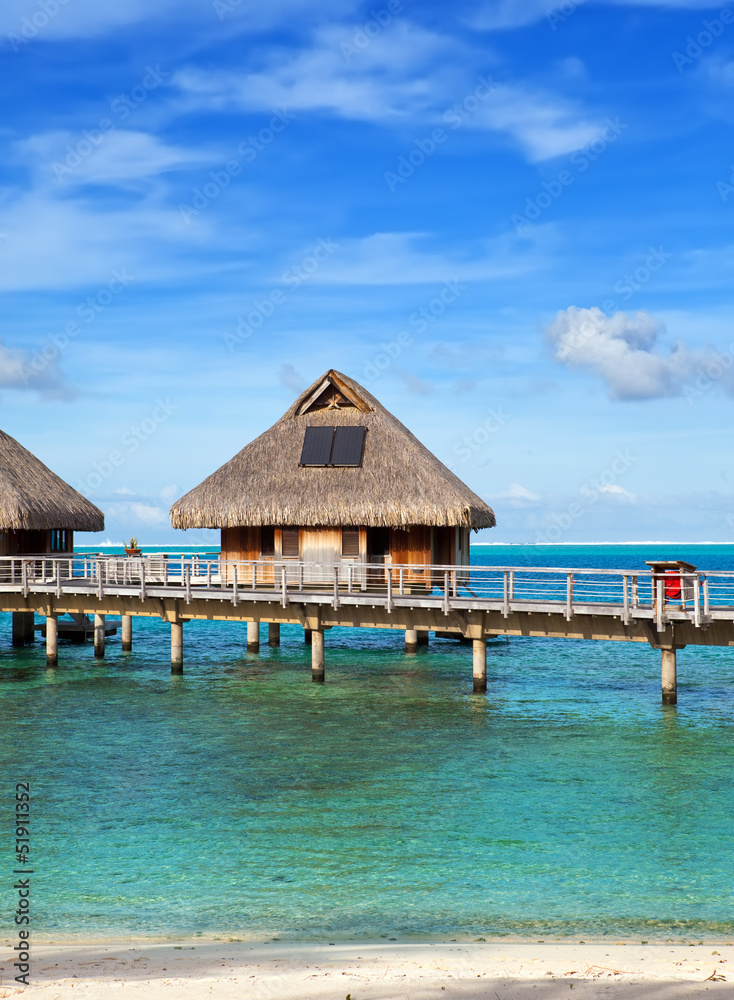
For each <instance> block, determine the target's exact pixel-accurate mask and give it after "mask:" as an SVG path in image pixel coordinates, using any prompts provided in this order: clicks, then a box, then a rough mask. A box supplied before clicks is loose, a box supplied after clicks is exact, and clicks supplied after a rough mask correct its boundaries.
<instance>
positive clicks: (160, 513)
mask: <svg viewBox="0 0 734 1000" xmlns="http://www.w3.org/2000/svg"><path fill="white" fill-rule="evenodd" d="M105 514H106V515H109V517H111V518H119V520H120V523H122V524H127V525H135V524H136V523H142V524H144V525H146V526H147V527H153V528H158V527H169V526H170V521H169V518H168V508H166V507H157V506H154V505H153V504H150V503H141V502H140V501H137V500H134V501H132V502H130V503H111V504H109V506H108V507H107V508H106V509H105Z"/></svg>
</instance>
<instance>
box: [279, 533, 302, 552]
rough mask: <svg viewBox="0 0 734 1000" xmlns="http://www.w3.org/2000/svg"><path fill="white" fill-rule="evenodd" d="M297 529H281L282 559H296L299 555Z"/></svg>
mask: <svg viewBox="0 0 734 1000" xmlns="http://www.w3.org/2000/svg"><path fill="white" fill-rule="evenodd" d="M298 535H299V531H298V528H283V558H288V559H290V558H292V557H295V558H296V559H297V558H298V556H299V555H300V549H299V547H298Z"/></svg>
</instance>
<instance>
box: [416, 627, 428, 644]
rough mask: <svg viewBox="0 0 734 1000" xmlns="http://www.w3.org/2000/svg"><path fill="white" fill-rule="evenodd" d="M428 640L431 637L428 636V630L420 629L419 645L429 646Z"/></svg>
mask: <svg viewBox="0 0 734 1000" xmlns="http://www.w3.org/2000/svg"><path fill="white" fill-rule="evenodd" d="M428 639H429V635H428V631H427V629H419V631H418V645H419V646H427V645H428Z"/></svg>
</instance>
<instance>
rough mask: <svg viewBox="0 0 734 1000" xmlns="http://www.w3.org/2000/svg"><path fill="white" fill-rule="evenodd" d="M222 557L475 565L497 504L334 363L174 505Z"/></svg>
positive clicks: (176, 514) (178, 517)
mask: <svg viewBox="0 0 734 1000" xmlns="http://www.w3.org/2000/svg"><path fill="white" fill-rule="evenodd" d="M171 523H172V524H173V527H174V528H220V529H221V546H222V558H223V559H231V560H258V561H261V562H267V561H271V560H272V561H274V562H280V561H288V560H294V561H303V562H307V563H322V564H323V563H329V564H333V563H338V564H341V563H349V562H354V563H362V564H363V563H378V564H379V563H400V564H410V565H415V566H420V565H428V564H433V565H436V564H444V565H446V564H451V565H467V564H468V563H469V536H470V533H471V531H472V530H478V529H479V528H488V527H492V526H493V525H494V523H495V517H494V513H493V512H492V510H491V508H490V507H488V506H487V504H486V503H485V502H484V501H483V500H482V499H481V497H479V496H477V494H476V493H474V492H472V490H470V489H469V487H468V486H466V485H465V484H464V483H463V482H462V481H461V480H460V479H459V478H458V477H457V476H456V475H455V474H454V473H453V472H451V470H450V469H448V468H447V467H446V466H445V465H444V464H443V463H442V462H440V461H439V460H438V458H436V456H435V455H433V454H432V453H431V452H430V451H429V450H428V449H427V448H426V447H425V446H424V445H423V444H421V442H420V441H419V440H418V439H417V438H416V437H414V436H413V434H411V432H410V431H409V430H408V429H407V428H406V427H404V426H403V424H401V423H400V421H399V420H397V419H396V417H394V416H393V415H392V413H390V412H389V411H388V410H386V409H385V407H384V406H382V404H381V403H380V402H378V400H377V399H375V397H374V396H373V395H372V394H371V393H370V392H368V391H367V390H366V389H365V388H364V387H363V386H361V385H360V384H359V383H358V382H355V381H354V380H353V379H351V378H348V377H347V376H346V375H343V374H341V373H340V372H337V371H334V370H333V369H332V370H330V371H328V372H326V374H325V375H323V376H322V377H321V378H319V379H317V380H316V381H315V382H314V383H313V385H311V386H310V387H309V388H308V389H306V391H305V392H303V393H302V394H301V395H300V396H299V397H298V399H296V401H295V402H294V403H293V405H292V406H291V407H290V409H289V410H288V411H287V412H286V413H285V414H284V415H283V416H282V417H281V418H280V420H278V422H277V423H276V424H274V425H273V426H272V427H271V428H270V429H269V430H267V431H265V433H264V434H261V435H260V436H259V437H258V438H256V439H255V440H254V441H252V442H251V443H250V444H248V445H246V446H245V447H244V448H243V449H242V451H240V452H239V453H238V454H237V455H235V456H234V458H232V459H231V460H230V461H229V462H227V463H225V464H224V465H222V466H221V467H220V468H219V469H217V471H216V472H213V473H212V474H211V475H210V476H209V477H208V478H207V479H205V480H204V482H202V483H201V484H200V485H199V486H197V487H195V489H193V490H191V491H190V492H189V493H187V494H186V495H185V496H183V497H181V499H180V500H177V501H176V503H174V504H173V506H172V507H171Z"/></svg>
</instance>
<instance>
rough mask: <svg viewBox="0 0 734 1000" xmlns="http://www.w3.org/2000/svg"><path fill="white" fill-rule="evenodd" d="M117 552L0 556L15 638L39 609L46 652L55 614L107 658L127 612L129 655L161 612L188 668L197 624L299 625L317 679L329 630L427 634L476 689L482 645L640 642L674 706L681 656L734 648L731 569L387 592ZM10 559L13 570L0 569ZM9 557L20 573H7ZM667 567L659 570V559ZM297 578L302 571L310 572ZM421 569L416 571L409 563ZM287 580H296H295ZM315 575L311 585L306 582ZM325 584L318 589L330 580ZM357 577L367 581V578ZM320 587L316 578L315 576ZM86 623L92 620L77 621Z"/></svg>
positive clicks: (273, 632)
mask: <svg viewBox="0 0 734 1000" xmlns="http://www.w3.org/2000/svg"><path fill="white" fill-rule="evenodd" d="M119 562H120V560H114V557H112V558H111V559H110V558H105V557H99V558H97V557H95V558H89V557H84V558H83V559H79V558H76V557H60V558H56V559H53V560H51V559H44V560H34V559H31V558H28V559H19V558H17V557H12V558H10V557H9V558H0V610H3V611H8V612H12V614H13V633H12V635H13V644H14V645H15V644H18V645H20V644H21V643H22V644H25V643H26V642H28V641H31V640H32V638H33V627H34V624H33V623H34V615H35V614H39V615H41V616H43V617H44V618H45V622H46V624H45V626H44V628H45V632H46V658H47V664H48V665H49V666H56V665H57V664H58V662H59V637H60V635H63V632H62V629H61V626H60V623H59V617H60V616H61V615H65V614H69V615H72V616H73V617H74V619H75V621H76V622H78V621H87V617H86V616H93V617H94V640H95V642H94V654H95V657H97V658H101V657H103V656H104V651H105V645H104V641H105V634H108V633H109V631H110V629H111V628H112V629H113V630H114V627H111V626H110V625H108V624H107V623H106V616H111V615H121V616H122V642H123V649H124V650H126V651H129V650H130V649H131V647H132V618H133V617H134V616H142V617H156V618H161V619H163V620H164V621H166V622H168V623H169V624H170V627H171V670H172V672H173V673H181V672H182V671H183V668H184V667H183V664H184V651H183V645H184V644H183V625H184V622H186V621H189V620H192V619H198V620H206V619H209V620H217V621H239V622H242V623H243V624H245V623H246V630H247V648H248V650H250V651H251V652H257V651H258V650H259V647H260V626H261V625H267V627H268V644H269V645H270V646H271V647H277V646H278V645H279V643H280V627H281V625H283V624H292V625H299V626H300V627H301V628H302V629H303V636H304V640H305V642H306V643H310V645H311V677H312V680H313V681H315V682H317V683H323V681H324V679H325V673H326V666H325V664H326V656H325V646H326V642H325V634H326V632H327V631H329V630H330V629H331V628H334V627H348V628H379V629H385V628H389V629H400V630H402V631H403V633H404V637H405V648H406V651H408V652H415V650H417V649H418V647H419V646H420V645H422V644H424V643H427V642H428V635H429V632H434V633H435V634H438V635H440V636H442V637H451V636H453V637H455V638H457V639H462V640H464V641H466V642H470V643H471V645H472V690H473V691H474V692H475V693H476V694H484V693H485V692H486V691H487V640H488V639H489V638H495V637H498V636H508V637H509V636H538V637H549V638H575V639H585V640H606V641H624V642H642V643H646V644H648V645H649V646H651V647H653V648H654V649H656V650H659V651H660V657H661V697H662V701H663V703H664V704H666V705H675V704H676V701H677V676H676V666H677V664H676V659H677V651H678V650H679V649H683V648H685V647H686V646H687V645H699V646H734V573H730V572H715V573H707V574H705V573H702V572H699V571H697V570H694V569H693V568H691V569H690V570H689V569H687V568H686V567H687V564H678V565H677V568H675V570H674V571H673V573H672V575H671V570H670V568H669V567H667V568H666V569H664V570H660V567H659V566H658V565H657V564H656V565H655V566H654V567H653V569H652V570H651V571H650V572H649V573H645V572H641V571H632V570H631V571H613V570H588V569H584V570H566V569H562V570H560V569H546V568H539V567H524V568H505V567H499V568H498V567H485V566H472V567H466V566H461V567H451V566H429V567H426V568H425V573H426V576H425V579H427V581H428V583H427V584H424V586H423V587H422V588H419V587H416V586H414V585H413V586H411V587H407V586H405V587H404V586H403V582H404V580H405V579H407V572H403V571H405V570H406V567H401V566H392V567H390V569H389V571H388V572H387V573H386V574H385V577H384V580H385V582H384V584H380V585H378V586H375V585H374V583H372V582H370V581H368V582H367V583H364V582H362V583H360V577H359V572H360V567H359V564H354V565H352V567H351V569H350V571H349V573H348V575H347V576H346V579H344V577H341V576H340V573H342V572H343V569H342V568H340V567H338V566H333V565H330V566H322V565H320V564H305V565H304V564H298V563H295V564H294V563H293V562H289V563H288V564H284V565H283V566H282V567H281V566H279V565H278V564H274V563H273V562H272V561H271V562H269V563H268V566H267V573H268V576H267V577H266V578H265V579H264V580H263V581H262V582H258V580H257V574H258V572H262V574H263V577H265V572H264V570H263V569H262V564H259V566H258V564H254V565H253V564H245V565H242V564H241V563H237V564H236V568H237V569H238V571H239V579H240V580H244V579H250V580H252V581H253V583H254V585H253V586H250V587H247V588H245V587H243V586H238V583H237V576H238V574H235V573H233V572H230V570H231V569H233V568H235V567H233V566H231V565H230V564H229V563H225V561H223V560H213V561H211V562H210V563H208V564H205V563H203V562H202V561H196V562H194V561H192V560H191V559H186V558H182V559H180V560H178V561H177V563H178V564H176V562H174V560H173V559H169V560H168V561H167V565H166V570H165V578H159V579H156V578H155V574H154V573H153V572H150V571H147V570H146V566H145V561H144V560H140V565H141V569H140V578H139V579H137V580H135V579H131V578H130V573H129V571H127V570H126V574H125V576H124V579H122V580H120V579H115V565H116V564H117V563H119ZM5 563H7V564H8V565H4V564H5ZM16 563H19V564H21V563H22V564H24V565H20V566H19V565H15V564H16ZM666 566H667V564H666ZM304 570H307V571H308V572H307V573H305V572H304ZM410 572H411V573H415V567H411V569H410ZM289 574H290V576H289ZM308 575H310V576H311V577H312V578H315V579H316V581H317V582H316V583H311V584H306V583H305V582H304V577H305V576H306V577H307V576H308ZM327 579H328V580H329V582H328V583H326V582H325V581H326V580H327ZM365 579H367V577H366V574H365ZM319 580H321V581H323V582H319ZM85 628H86V626H85Z"/></svg>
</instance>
